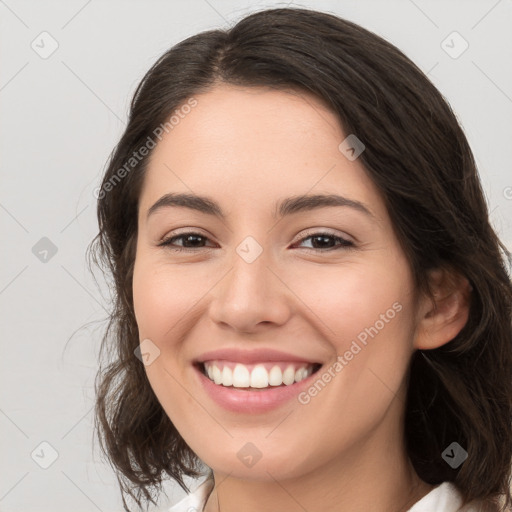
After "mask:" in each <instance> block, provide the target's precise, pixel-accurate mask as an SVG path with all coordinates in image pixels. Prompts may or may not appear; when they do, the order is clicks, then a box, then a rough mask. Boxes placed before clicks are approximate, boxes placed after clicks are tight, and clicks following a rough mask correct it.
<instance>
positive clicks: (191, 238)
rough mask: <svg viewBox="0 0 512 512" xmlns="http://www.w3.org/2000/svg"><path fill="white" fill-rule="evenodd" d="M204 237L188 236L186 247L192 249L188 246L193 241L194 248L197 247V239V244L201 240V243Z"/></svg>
mask: <svg viewBox="0 0 512 512" xmlns="http://www.w3.org/2000/svg"><path fill="white" fill-rule="evenodd" d="M202 238H203V237H202V236H197V235H188V236H187V237H186V238H185V245H186V246H187V247H190V246H189V245H187V244H188V243H189V242H190V241H192V247H195V246H196V245H197V243H196V244H195V243H194V239H195V242H197V241H198V240H199V242H201V239H202Z"/></svg>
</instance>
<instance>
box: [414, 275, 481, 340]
mask: <svg viewBox="0 0 512 512" xmlns="http://www.w3.org/2000/svg"><path fill="white" fill-rule="evenodd" d="M430 283H431V287H432V291H433V294H434V300H435V302H434V303H432V301H431V299H430V298H429V297H427V296H425V297H423V298H422V303H421V305H420V308H419V319H418V325H417V329H416V335H415V339H414V348H416V349H420V350H430V349H434V348H438V347H440V346H442V345H445V344H446V343H448V342H450V341H451V340H453V339H454V338H455V337H456V336H457V334H459V332H460V331H461V330H462V329H463V327H464V326H465V325H466V323H467V321H468V318H469V309H470V304H471V291H472V287H471V285H470V284H469V281H468V280H467V279H466V278H465V277H463V276H461V275H460V274H455V273H454V272H452V271H448V270H445V269H435V270H434V271H432V272H431V276H430Z"/></svg>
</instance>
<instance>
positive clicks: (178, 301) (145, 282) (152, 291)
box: [133, 258, 208, 343]
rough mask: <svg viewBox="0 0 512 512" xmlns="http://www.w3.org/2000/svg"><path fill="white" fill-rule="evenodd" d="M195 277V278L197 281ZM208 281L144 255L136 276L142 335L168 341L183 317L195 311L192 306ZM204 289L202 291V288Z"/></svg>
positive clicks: (139, 325)
mask: <svg viewBox="0 0 512 512" xmlns="http://www.w3.org/2000/svg"><path fill="white" fill-rule="evenodd" d="M194 279H195V280H194ZM207 285H208V283H207V282H204V281H203V280H201V281H200V282H198V279H197V276H196V277H195V278H194V275H192V273H191V272H187V271H186V270H182V269H180V270H179V271H178V269H169V268H168V266H166V265H162V264H159V263H151V262H149V261H144V259H143V258H141V259H140V260H139V261H136V263H135V268H134V275H133V303H134V309H135V317H136V321H137V325H138V327H139V333H140V336H141V339H142V338H151V339H155V340H160V341H162V342H163V341H164V340H166V342H167V343H168V342H169V340H172V336H170V337H169V336H168V337H167V338H166V334H168V333H169V332H170V331H171V330H172V329H173V328H174V327H175V326H177V325H178V323H179V322H180V320H182V319H184V318H185V317H187V318H188V317H189V316H190V315H191V314H193V306H194V304H196V303H197V302H198V299H199V298H200V297H201V295H204V294H205V293H206V291H207V290H208V286H207ZM203 288H204V291H203V292H202V294H201V290H203Z"/></svg>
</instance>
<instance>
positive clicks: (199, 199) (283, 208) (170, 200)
mask: <svg viewBox="0 0 512 512" xmlns="http://www.w3.org/2000/svg"><path fill="white" fill-rule="evenodd" d="M329 206H345V207H349V208H353V209H354V210H357V211H359V212H361V213H364V214H365V215H367V216H369V217H372V218H375V215H374V214H373V213H372V212H371V211H370V210H369V208H367V207H366V206H365V205H364V204H363V203H361V202H360V201H356V200H354V199H348V198H347V197H343V196H339V195H337V194H315V195H300V196H293V197H288V198H286V199H284V200H281V201H279V202H278V203H277V204H276V205H275V208H274V214H273V216H274V218H275V217H277V216H278V217H284V216H286V215H291V214H293V213H297V212H302V211H309V210H315V209H318V208H325V207H329ZM169 207H182V208H189V209H191V210H196V211H198V212H201V213H205V214H207V215H214V216H216V217H219V218H220V219H223V220H224V219H225V218H226V214H225V213H224V212H223V210H222V208H221V207H220V206H219V204H218V203H216V202H215V201H214V200H213V199H211V198H209V197H206V196H199V195H196V194H177V193H169V194H165V195H163V196H162V197H161V198H160V199H158V201H156V203H154V204H153V206H151V208H149V210H148V213H147V217H146V219H149V217H150V216H151V215H153V214H154V213H155V212H157V211H159V210H161V209H163V208H169Z"/></svg>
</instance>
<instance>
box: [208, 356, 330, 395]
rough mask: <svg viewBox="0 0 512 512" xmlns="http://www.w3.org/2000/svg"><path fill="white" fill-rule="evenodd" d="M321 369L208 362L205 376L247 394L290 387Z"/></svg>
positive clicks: (290, 364)
mask: <svg viewBox="0 0 512 512" xmlns="http://www.w3.org/2000/svg"><path fill="white" fill-rule="evenodd" d="M319 366H320V365H318V364H314V363H303V362H265V363H258V364H242V363H237V362H234V361H205V362H204V363H202V370H203V375H205V376H206V377H208V378H209V379H210V380H211V381H212V382H214V383H215V384H216V385H218V386H225V387H233V388H239V389H246V390H255V389H265V388H270V387H278V386H291V385H292V384H294V383H296V382H301V381H302V380H304V379H306V378H307V377H309V376H310V375H311V374H313V373H314V372H315V371H316V370H318V368H319Z"/></svg>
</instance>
